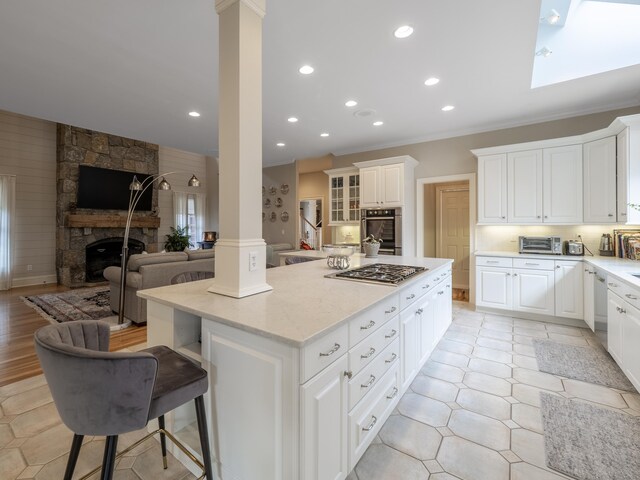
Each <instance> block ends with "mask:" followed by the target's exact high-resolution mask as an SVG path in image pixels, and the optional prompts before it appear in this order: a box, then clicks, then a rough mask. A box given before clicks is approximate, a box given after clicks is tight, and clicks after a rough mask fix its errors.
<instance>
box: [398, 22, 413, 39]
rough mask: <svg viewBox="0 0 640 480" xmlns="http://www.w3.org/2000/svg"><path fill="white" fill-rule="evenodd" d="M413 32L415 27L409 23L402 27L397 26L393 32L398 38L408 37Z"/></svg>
mask: <svg viewBox="0 0 640 480" xmlns="http://www.w3.org/2000/svg"><path fill="white" fill-rule="evenodd" d="M412 33H413V28H411V27H410V26H409V25H403V26H401V27H398V28H396V31H395V32H393V35H395V37H396V38H407V37H408V36H409V35H411V34H412Z"/></svg>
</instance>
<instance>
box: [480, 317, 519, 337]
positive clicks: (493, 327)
mask: <svg viewBox="0 0 640 480" xmlns="http://www.w3.org/2000/svg"><path fill="white" fill-rule="evenodd" d="M482 329H483V330H490V331H492V332H503V333H507V334H509V335H510V334H512V333H513V325H512V324H510V323H503V322H494V321H491V320H485V321H484V322H482Z"/></svg>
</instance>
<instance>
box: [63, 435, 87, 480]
mask: <svg viewBox="0 0 640 480" xmlns="http://www.w3.org/2000/svg"><path fill="white" fill-rule="evenodd" d="M83 439H84V435H78V434H77V433H74V434H73V441H72V442H71V451H70V452H69V460H67V468H66V470H65V471H64V480H71V477H73V471H74V470H75V469H76V462H77V461H78V455H80V448H81V447H82V440H83Z"/></svg>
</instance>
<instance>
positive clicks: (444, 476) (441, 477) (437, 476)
mask: <svg viewBox="0 0 640 480" xmlns="http://www.w3.org/2000/svg"><path fill="white" fill-rule="evenodd" d="M429 480H459V479H458V477H454V476H453V475H449V474H448V473H447V472H441V473H434V474H433V475H431V476H430V477H429Z"/></svg>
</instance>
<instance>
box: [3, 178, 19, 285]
mask: <svg viewBox="0 0 640 480" xmlns="http://www.w3.org/2000/svg"><path fill="white" fill-rule="evenodd" d="M15 188H16V177H14V176H13V175H0V290H8V289H9V288H11V276H12V265H11V257H12V252H13V243H14V242H13V240H14V231H13V228H12V227H13V219H14V217H15Z"/></svg>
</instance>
